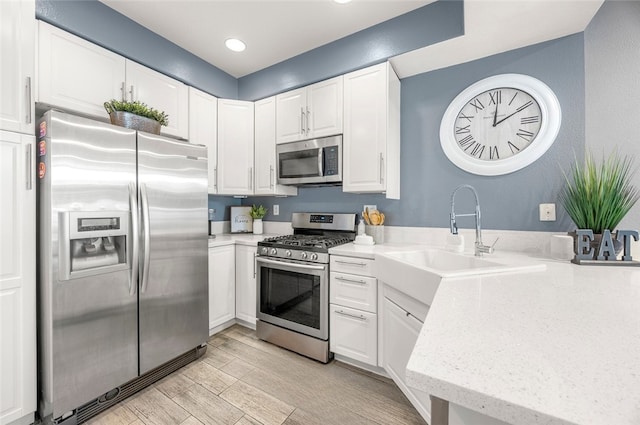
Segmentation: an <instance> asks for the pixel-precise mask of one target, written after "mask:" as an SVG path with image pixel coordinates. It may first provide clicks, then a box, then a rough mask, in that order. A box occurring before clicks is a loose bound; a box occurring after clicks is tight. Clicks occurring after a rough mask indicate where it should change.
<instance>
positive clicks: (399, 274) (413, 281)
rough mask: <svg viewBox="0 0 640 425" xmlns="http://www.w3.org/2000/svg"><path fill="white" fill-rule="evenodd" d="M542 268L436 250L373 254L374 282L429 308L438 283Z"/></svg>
mask: <svg viewBox="0 0 640 425" xmlns="http://www.w3.org/2000/svg"><path fill="white" fill-rule="evenodd" d="M545 268H546V266H545V265H544V264H541V263H539V264H537V263H533V262H522V260H520V261H518V260H515V261H514V260H506V259H504V258H501V259H500V261H494V260H492V259H489V258H486V257H475V256H472V255H469V254H458V253H453V252H449V251H445V250H443V249H438V248H426V247H425V248H418V249H414V250H399V251H388V252H385V253H380V254H376V261H375V274H376V277H377V278H378V280H380V281H382V282H385V283H386V284H387V285H389V286H391V287H393V288H395V289H397V290H398V291H400V292H403V293H405V294H407V295H409V296H411V297H413V298H415V299H417V300H418V301H420V302H423V303H425V304H427V305H431V301H432V300H433V297H434V296H435V293H436V290H437V289H438V285H440V282H441V281H442V279H446V278H455V277H465V276H475V275H485V274H496V273H511V272H519V271H522V272H525V271H542V270H545Z"/></svg>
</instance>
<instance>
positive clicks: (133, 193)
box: [129, 182, 140, 296]
mask: <svg viewBox="0 0 640 425" xmlns="http://www.w3.org/2000/svg"><path fill="white" fill-rule="evenodd" d="M137 194H138V191H137V190H136V184H135V183H134V182H131V183H129V208H130V209H131V235H130V237H131V276H130V280H129V295H131V296H133V295H135V293H136V287H137V286H138V267H139V266H140V265H139V263H140V226H139V222H138V219H139V216H138V200H137Z"/></svg>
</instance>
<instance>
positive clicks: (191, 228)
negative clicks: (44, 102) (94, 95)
mask: <svg viewBox="0 0 640 425" xmlns="http://www.w3.org/2000/svg"><path fill="white" fill-rule="evenodd" d="M36 132H37V134H36V136H38V139H37V140H38V177H39V184H38V190H39V193H38V199H39V208H38V211H39V217H38V221H39V228H38V235H39V236H38V244H39V246H38V257H39V258H38V265H39V270H38V276H39V281H38V297H39V299H38V305H39V363H40V382H39V391H40V397H39V398H40V405H39V413H40V415H41V417H42V418H44V419H45V422H48V421H53V422H57V423H64V424H67V423H69V424H73V423H76V422H82V421H84V420H86V419H88V418H89V417H91V416H93V415H94V414H96V413H98V412H100V411H101V410H104V409H105V408H106V407H109V406H110V405H112V404H115V403H116V402H118V401H119V400H121V399H122V398H124V397H127V396H128V395H130V394H132V393H134V392H136V391H138V390H139V389H140V388H143V387H144V386H145V385H148V384H149V383H151V382H154V381H155V380H157V379H159V378H161V377H162V376H164V375H166V374H168V373H170V372H171V371H173V370H176V369H177V368H179V367H181V366H182V365H184V364H186V363H188V362H190V361H192V360H193V359H195V358H197V357H198V356H199V355H201V354H202V352H204V350H205V349H206V345H204V344H205V343H206V341H207V338H208V293H207V291H208V284H207V279H208V269H207V267H208V265H207V244H208V242H207V240H208V239H207V238H208V236H207V234H208V228H207V224H208V222H207V151H206V148H205V147H204V146H199V145H192V144H189V143H187V142H182V141H177V140H172V139H169V138H165V137H160V136H155V135H151V134H145V133H140V132H136V131H134V130H129V129H125V128H122V127H116V126H112V125H110V124H106V123H101V122H97V121H93V120H89V119H86V118H81V117H77V116H73V115H69V114H66V113H62V112H58V111H48V112H46V113H45V114H44V116H43V118H42V120H41V121H40V122H39V125H38V127H37V129H36Z"/></svg>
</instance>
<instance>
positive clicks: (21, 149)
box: [0, 52, 36, 424]
mask: <svg viewBox="0 0 640 425" xmlns="http://www.w3.org/2000/svg"><path fill="white" fill-rule="evenodd" d="M3 54H4V52H3ZM34 155H35V150H34V138H33V136H26V135H22V134H18V133H10V132H6V131H0V199H2V204H1V205H0V235H2V237H1V238H0V240H2V243H0V341H1V343H0V377H2V378H1V379H0V423H2V424H6V423H9V422H12V421H14V420H17V419H20V418H23V417H25V416H27V415H31V421H32V420H33V412H34V411H35V410H36V276H35V269H36V261H35V256H36V242H35V227H36V220H35V192H36V187H35V185H36V182H35V181H34V178H35V172H34V170H35V159H34Z"/></svg>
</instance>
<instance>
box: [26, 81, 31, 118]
mask: <svg viewBox="0 0 640 425" xmlns="http://www.w3.org/2000/svg"><path fill="white" fill-rule="evenodd" d="M25 96H26V97H27V99H26V102H25V104H26V105H27V114H26V115H25V121H26V122H27V124H31V118H32V117H31V77H27V84H25Z"/></svg>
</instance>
